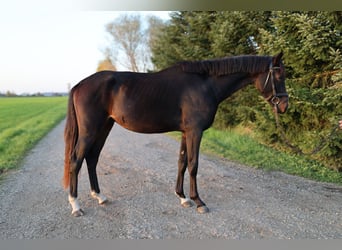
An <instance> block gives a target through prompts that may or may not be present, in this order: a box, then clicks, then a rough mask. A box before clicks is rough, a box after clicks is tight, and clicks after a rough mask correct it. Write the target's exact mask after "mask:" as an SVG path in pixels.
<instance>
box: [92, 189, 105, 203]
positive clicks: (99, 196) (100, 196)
mask: <svg viewBox="0 0 342 250" xmlns="http://www.w3.org/2000/svg"><path fill="white" fill-rule="evenodd" d="M91 196H92V197H93V198H95V199H97V200H98V201H99V204H100V205H101V204H104V203H106V202H107V201H108V199H107V197H106V196H104V195H103V194H101V193H96V192H95V191H91Z"/></svg>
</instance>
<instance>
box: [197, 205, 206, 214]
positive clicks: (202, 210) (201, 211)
mask: <svg viewBox="0 0 342 250" xmlns="http://www.w3.org/2000/svg"><path fill="white" fill-rule="evenodd" d="M197 212H198V213H200V214H206V213H209V208H208V207H207V206H200V207H197Z"/></svg>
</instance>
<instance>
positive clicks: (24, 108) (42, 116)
mask: <svg viewBox="0 0 342 250" xmlns="http://www.w3.org/2000/svg"><path fill="white" fill-rule="evenodd" d="M66 106H67V97H11V98H5V97H4V98H0V173H1V172H4V171H6V170H8V169H13V168H15V167H17V166H18V165H19V163H20V161H21V160H22V158H23V156H24V155H25V153H26V152H27V151H28V150H30V149H31V148H32V147H33V146H34V145H35V144H36V143H37V142H38V141H39V140H40V139H41V138H42V137H43V136H44V135H45V134H46V133H47V132H49V131H50V130H51V129H52V128H53V127H54V126H55V125H56V124H57V123H58V122H60V121H61V120H62V119H63V118H64V117H65V114H66Z"/></svg>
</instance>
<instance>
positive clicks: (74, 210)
mask: <svg viewBox="0 0 342 250" xmlns="http://www.w3.org/2000/svg"><path fill="white" fill-rule="evenodd" d="M69 202H70V205H71V207H72V212H71V213H72V214H75V213H78V212H79V211H81V207H80V204H79V202H78V200H77V198H74V197H72V196H71V195H70V194H69Z"/></svg>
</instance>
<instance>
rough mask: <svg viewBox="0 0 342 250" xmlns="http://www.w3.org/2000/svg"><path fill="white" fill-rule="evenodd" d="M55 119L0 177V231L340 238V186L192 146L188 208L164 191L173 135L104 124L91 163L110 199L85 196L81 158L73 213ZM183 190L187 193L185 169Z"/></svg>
mask: <svg viewBox="0 0 342 250" xmlns="http://www.w3.org/2000/svg"><path fill="white" fill-rule="evenodd" d="M63 128H64V122H62V123H61V124H60V125H58V126H57V127H56V128H55V129H54V130H53V131H51V133H49V134H48V135H47V136H46V137H45V138H44V139H43V140H42V141H41V142H40V143H39V144H38V145H37V146H36V147H35V148H34V149H33V150H32V151H31V152H30V153H29V154H28V155H27V157H26V158H25V160H24V161H23V164H22V167H21V168H20V170H18V171H15V172H12V173H10V174H8V175H7V176H5V178H4V180H2V181H1V183H0V201H1V203H0V239H10V238H12V239H19V238H25V239H27V238H58V239H69V238H83V239H90V238H101V239H112V238H114V239H115V238H125V239H127V238H129V239H131V238H134V239H137V238H138V239H139V238H153V239H156V238H157V239H166V238H171V239H175V238H177V239H198V238H211V239H215V238H221V239H262V238H266V239H322V238H324V239H325V238H329V239H332V238H334V239H336V238H339V239H342V216H341V215H342V187H340V186H335V185H330V184H325V183H317V182H313V181H308V180H304V179H302V178H298V177H293V176H289V175H286V174H282V173H278V172H264V171H261V170H255V169H252V168H248V167H245V166H241V165H238V164H236V163H232V162H230V161H227V160H223V159H217V158H213V157H208V156H204V155H201V158H200V167H199V176H198V184H199V193H200V195H201V197H202V199H203V200H204V201H205V202H206V204H207V205H208V207H209V209H210V213H208V214H204V215H201V214H197V212H196V209H195V207H191V208H182V207H181V206H180V204H179V200H178V198H177V197H176V196H175V195H174V185H175V180H176V172H177V156H178V148H179V145H178V142H176V141H175V140H173V139H170V138H169V137H167V136H164V135H143V134H136V133H132V132H129V131H127V130H124V129H122V128H120V127H119V126H117V125H116V126H114V128H113V130H112V132H111V134H110V136H109V138H108V140H107V143H106V145H105V148H104V150H103V152H102V155H101V159H100V162H99V167H98V174H99V181H100V186H101V188H102V192H103V193H104V194H105V195H106V196H107V197H108V198H109V200H110V202H109V203H107V204H106V205H102V206H99V205H98V204H97V202H96V201H95V200H93V199H92V198H91V197H90V192H89V181H88V174H87V172H86V167H85V166H83V168H82V171H81V177H80V185H79V187H80V188H79V198H80V202H81V206H82V208H83V210H84V211H85V213H86V214H85V215H84V216H83V217H79V218H74V217H72V216H71V214H70V213H71V207H70V205H69V204H68V201H67V193H66V192H65V191H64V190H63V189H62V187H61V177H62V172H63V170H62V169H63V150H64V148H63V147H64V144H63ZM186 176H187V178H186V181H185V191H186V193H187V192H188V175H187V173H186Z"/></svg>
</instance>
